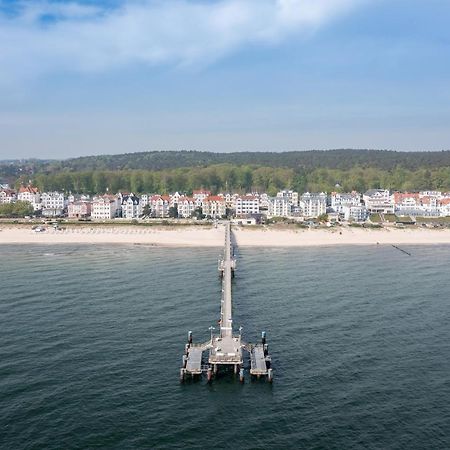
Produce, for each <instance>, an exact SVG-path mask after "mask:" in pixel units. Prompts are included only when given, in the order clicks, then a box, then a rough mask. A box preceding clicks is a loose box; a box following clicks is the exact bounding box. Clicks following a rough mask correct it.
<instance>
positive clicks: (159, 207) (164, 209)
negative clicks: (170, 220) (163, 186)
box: [149, 195, 170, 217]
mask: <svg viewBox="0 0 450 450" xmlns="http://www.w3.org/2000/svg"><path fill="white" fill-rule="evenodd" d="M149 204H150V208H151V216H152V217H169V209H170V197H169V196H167V195H153V196H152V197H151V198H150V203H149Z"/></svg>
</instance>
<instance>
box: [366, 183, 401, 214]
mask: <svg viewBox="0 0 450 450" xmlns="http://www.w3.org/2000/svg"><path fill="white" fill-rule="evenodd" d="M363 201H364V204H365V205H366V208H367V210H368V211H369V213H383V214H392V213H393V212H394V204H393V202H392V201H391V196H390V195H389V191H388V190H387V189H370V190H368V191H367V192H366V193H364V195H363Z"/></svg>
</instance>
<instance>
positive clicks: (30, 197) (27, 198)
mask: <svg viewBox="0 0 450 450" xmlns="http://www.w3.org/2000/svg"><path fill="white" fill-rule="evenodd" d="M17 200H21V201H24V202H30V203H31V206H32V207H33V209H34V210H35V211H38V210H40V209H41V194H40V193H39V190H38V188H36V187H33V186H30V185H29V186H20V189H19V193H18V194H17Z"/></svg>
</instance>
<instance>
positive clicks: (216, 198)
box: [203, 195, 225, 202]
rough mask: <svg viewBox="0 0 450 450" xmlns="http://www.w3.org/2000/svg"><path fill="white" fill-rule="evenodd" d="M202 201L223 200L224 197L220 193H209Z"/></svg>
mask: <svg viewBox="0 0 450 450" xmlns="http://www.w3.org/2000/svg"><path fill="white" fill-rule="evenodd" d="M203 201H204V202H225V199H224V198H223V197H221V196H220V195H210V196H208V197H206V198H205V200H203Z"/></svg>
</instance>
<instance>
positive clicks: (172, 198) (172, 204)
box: [169, 192, 183, 207]
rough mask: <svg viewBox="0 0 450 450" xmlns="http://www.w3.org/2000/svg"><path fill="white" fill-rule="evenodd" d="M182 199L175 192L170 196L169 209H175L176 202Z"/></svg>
mask: <svg viewBox="0 0 450 450" xmlns="http://www.w3.org/2000/svg"><path fill="white" fill-rule="evenodd" d="M181 197H183V196H182V195H181V194H180V193H179V192H175V194H170V195H169V198H170V202H169V203H170V207H175V206H176V205H178V202H179V201H180V198H181Z"/></svg>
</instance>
